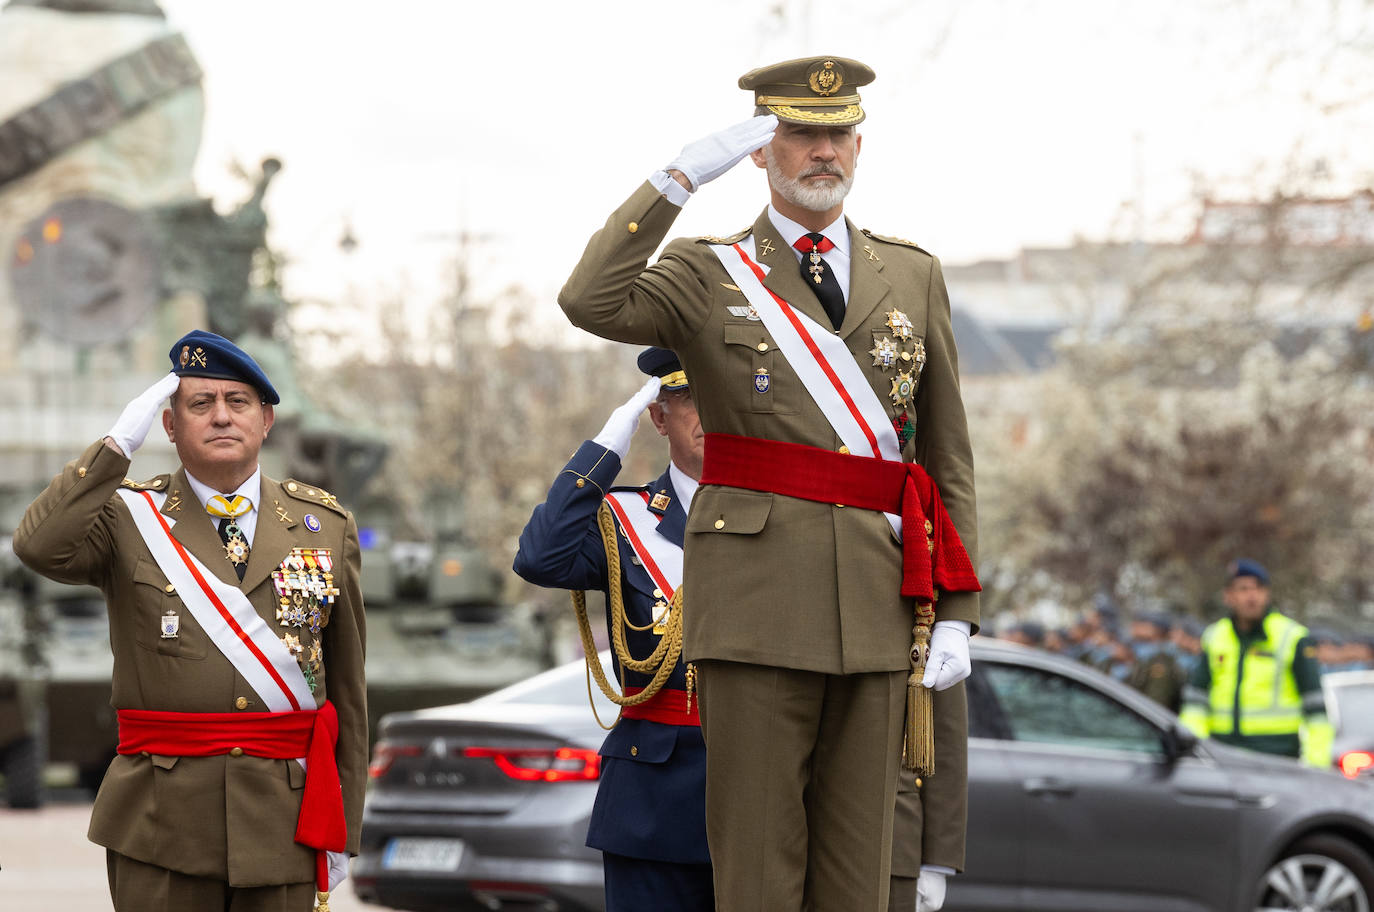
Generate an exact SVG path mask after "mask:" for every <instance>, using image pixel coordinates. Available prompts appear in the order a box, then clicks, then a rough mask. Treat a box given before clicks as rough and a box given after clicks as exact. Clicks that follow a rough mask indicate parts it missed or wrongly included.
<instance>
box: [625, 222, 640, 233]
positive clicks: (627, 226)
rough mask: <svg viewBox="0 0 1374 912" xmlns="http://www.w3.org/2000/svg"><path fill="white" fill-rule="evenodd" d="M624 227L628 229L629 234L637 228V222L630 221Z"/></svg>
mask: <svg viewBox="0 0 1374 912" xmlns="http://www.w3.org/2000/svg"><path fill="white" fill-rule="evenodd" d="M625 227H626V228H628V229H630V234H634V233H635V232H636V231H638V230H639V222H630V224H628V225H626V226H625Z"/></svg>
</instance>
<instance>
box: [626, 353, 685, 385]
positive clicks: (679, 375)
mask: <svg viewBox="0 0 1374 912" xmlns="http://www.w3.org/2000/svg"><path fill="white" fill-rule="evenodd" d="M636 363H637V364H639V369H640V370H642V371H643V372H644V373H646V374H648V375H649V376H650V377H662V378H663V385H662V386H660V387H659V389H665V390H680V389H686V388H687V374H686V373H685V372H684V371H683V370H682V363H681V362H680V361H678V359H677V355H676V354H675V353H674V352H672V351H670V350H668V349H666V348H657V347H653V346H651V347H649V348H646V349H644V351H642V352H640V353H639V358H638V360H637V362H636Z"/></svg>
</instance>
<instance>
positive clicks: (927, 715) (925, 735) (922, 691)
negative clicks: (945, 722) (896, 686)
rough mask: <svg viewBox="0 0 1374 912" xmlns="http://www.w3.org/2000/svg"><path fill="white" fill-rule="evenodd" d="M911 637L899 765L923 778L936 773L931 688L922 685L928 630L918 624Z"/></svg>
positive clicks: (927, 650) (928, 648) (927, 649)
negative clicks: (904, 718) (904, 732)
mask: <svg viewBox="0 0 1374 912" xmlns="http://www.w3.org/2000/svg"><path fill="white" fill-rule="evenodd" d="M912 634H913V636H914V639H915V641H914V642H913V643H912V645H911V674H909V675H907V679H906V737H905V738H904V739H903V742H902V765H903V766H904V767H906V768H907V769H909V770H916V771H917V772H919V773H920V774H921V775H922V776H929V775H931V774H932V773H934V772H935V725H934V711H933V709H932V705H931V696H930V688H929V687H925V686H923V685H922V684H921V679H922V678H924V677H925V673H926V658H927V656H928V655H929V653H930V628H929V627H925V626H921V625H920V624H918V625H917V626H916V627H915V628H914V629H913V630H912Z"/></svg>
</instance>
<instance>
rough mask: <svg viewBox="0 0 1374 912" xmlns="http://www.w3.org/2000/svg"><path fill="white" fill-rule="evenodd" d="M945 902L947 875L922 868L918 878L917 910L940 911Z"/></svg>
mask: <svg viewBox="0 0 1374 912" xmlns="http://www.w3.org/2000/svg"><path fill="white" fill-rule="evenodd" d="M944 904H945V875H943V874H941V873H940V872H939V871H931V870H928V869H926V868H922V869H921V873H920V876H918V877H917V878H916V912H940V909H941V908H942V907H943V906H944Z"/></svg>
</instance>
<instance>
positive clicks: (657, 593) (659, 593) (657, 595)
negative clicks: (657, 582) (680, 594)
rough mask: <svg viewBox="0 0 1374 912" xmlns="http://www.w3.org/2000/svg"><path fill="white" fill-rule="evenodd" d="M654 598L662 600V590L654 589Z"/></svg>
mask: <svg viewBox="0 0 1374 912" xmlns="http://www.w3.org/2000/svg"><path fill="white" fill-rule="evenodd" d="M654 598H663V590H662V589H655V590H654Z"/></svg>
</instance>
